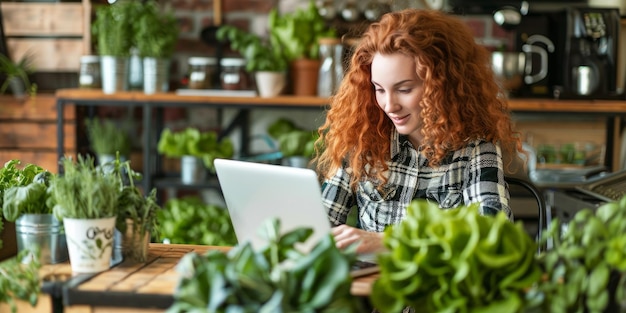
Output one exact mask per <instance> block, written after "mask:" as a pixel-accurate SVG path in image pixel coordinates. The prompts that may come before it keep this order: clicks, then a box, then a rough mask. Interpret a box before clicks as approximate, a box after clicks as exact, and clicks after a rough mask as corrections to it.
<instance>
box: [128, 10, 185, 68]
mask: <svg viewBox="0 0 626 313" xmlns="http://www.w3.org/2000/svg"><path fill="white" fill-rule="evenodd" d="M133 27H134V42H135V43H136V47H137V50H138V52H139V55H140V56H142V57H153V58H170V57H171V56H172V55H173V54H174V50H175V48H176V42H177V41H178V33H179V27H178V21H177V20H176V18H175V17H174V14H173V13H172V12H164V11H162V10H161V8H160V7H159V6H158V4H157V2H156V1H154V0H149V1H144V2H143V4H142V6H141V12H140V13H139V16H138V17H137V18H136V20H135V21H134V23H133Z"/></svg>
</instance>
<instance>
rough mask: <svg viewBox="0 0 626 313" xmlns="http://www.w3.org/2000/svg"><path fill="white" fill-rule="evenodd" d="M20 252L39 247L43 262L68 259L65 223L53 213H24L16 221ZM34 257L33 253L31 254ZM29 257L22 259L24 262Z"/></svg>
mask: <svg viewBox="0 0 626 313" xmlns="http://www.w3.org/2000/svg"><path fill="white" fill-rule="evenodd" d="M15 234H16V239H17V251H18V253H19V252H20V251H23V250H31V251H32V250H33V249H39V260H40V262H41V264H56V263H61V262H65V261H67V259H68V252H67V242H66V239H65V231H64V229H63V224H62V223H61V222H59V220H57V219H56V218H55V217H54V215H52V214H24V215H22V216H20V217H19V218H18V219H17V220H16V221H15ZM31 257H32V254H31ZM29 261H30V258H29V257H25V258H24V259H22V262H23V263H27V262H29Z"/></svg>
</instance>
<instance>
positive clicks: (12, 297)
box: [0, 251, 41, 313]
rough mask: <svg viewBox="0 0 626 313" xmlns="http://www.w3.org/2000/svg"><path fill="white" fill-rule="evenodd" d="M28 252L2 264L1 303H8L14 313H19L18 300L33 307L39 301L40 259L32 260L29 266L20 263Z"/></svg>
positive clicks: (0, 280)
mask: <svg viewBox="0 0 626 313" xmlns="http://www.w3.org/2000/svg"><path fill="white" fill-rule="evenodd" d="M28 252H29V251H22V252H20V253H18V255H17V256H15V257H13V258H10V259H8V260H5V261H2V262H0V303H7V304H8V305H9V307H10V308H11V312H12V313H16V312H17V305H16V303H15V301H16V299H19V300H22V301H26V302H28V303H30V305H31V306H35V305H36V304H37V301H38V300H39V293H40V291H41V284H40V279H39V269H40V268H41V263H39V257H34V258H32V259H31V261H30V262H28V263H27V264H24V263H22V262H20V261H19V260H22V258H23V257H24V255H25V254H26V253H28Z"/></svg>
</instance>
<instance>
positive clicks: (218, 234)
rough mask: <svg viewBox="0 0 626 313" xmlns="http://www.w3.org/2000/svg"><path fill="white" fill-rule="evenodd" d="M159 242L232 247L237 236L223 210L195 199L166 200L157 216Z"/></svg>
mask: <svg viewBox="0 0 626 313" xmlns="http://www.w3.org/2000/svg"><path fill="white" fill-rule="evenodd" d="M157 220H158V222H159V225H160V230H161V232H160V236H161V238H160V240H159V241H165V242H167V243H172V244H199V245H210V246H233V245H236V244H237V237H236V236H235V231H234V229H233V225H232V223H231V221H230V215H229V214H228V210H227V209H226V208H223V207H220V206H217V205H212V204H206V203H204V202H203V201H202V200H201V199H200V198H198V197H196V196H187V197H183V198H172V199H169V200H167V202H165V204H164V206H163V210H159V211H158V213H157Z"/></svg>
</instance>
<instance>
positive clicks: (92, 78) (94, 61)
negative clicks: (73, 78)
mask: <svg viewBox="0 0 626 313" xmlns="http://www.w3.org/2000/svg"><path fill="white" fill-rule="evenodd" d="M78 85H79V87H80V88H101V87H102V84H101V76H100V57H98V56H97V55H83V56H81V57H80V71H79V73H78Z"/></svg>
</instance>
